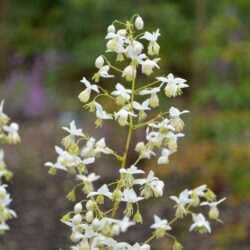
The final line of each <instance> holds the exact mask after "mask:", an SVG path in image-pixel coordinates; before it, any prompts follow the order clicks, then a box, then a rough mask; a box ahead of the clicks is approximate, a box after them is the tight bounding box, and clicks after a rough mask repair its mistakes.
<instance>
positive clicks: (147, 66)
mask: <svg viewBox="0 0 250 250" xmlns="http://www.w3.org/2000/svg"><path fill="white" fill-rule="evenodd" d="M159 60H160V59H159V58H157V59H154V60H150V59H147V60H146V61H144V62H143V63H142V73H143V74H145V75H146V76H150V75H151V74H152V73H153V68H158V69H159V68H160V67H159V66H158V64H157V62H158V61H159Z"/></svg>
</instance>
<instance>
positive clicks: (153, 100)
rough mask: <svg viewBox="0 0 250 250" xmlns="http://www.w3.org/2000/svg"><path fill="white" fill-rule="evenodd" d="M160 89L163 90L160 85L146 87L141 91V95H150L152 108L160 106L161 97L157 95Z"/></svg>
mask: <svg viewBox="0 0 250 250" xmlns="http://www.w3.org/2000/svg"><path fill="white" fill-rule="evenodd" d="M160 91H161V88H160V87H156V88H152V89H145V90H142V91H141V92H140V95H150V98H149V105H150V107H152V108H156V107H158V106H159V98H158V96H157V93H158V92H160Z"/></svg>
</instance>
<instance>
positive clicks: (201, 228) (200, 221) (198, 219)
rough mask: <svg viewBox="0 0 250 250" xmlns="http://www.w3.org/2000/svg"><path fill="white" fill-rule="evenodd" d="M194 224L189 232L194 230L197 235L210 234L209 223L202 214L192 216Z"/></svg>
mask: <svg viewBox="0 0 250 250" xmlns="http://www.w3.org/2000/svg"><path fill="white" fill-rule="evenodd" d="M192 217H193V221H194V223H193V224H192V225H191V226H190V229H189V230H190V231H192V230H193V229H196V230H197V231H198V232H199V233H206V232H208V233H211V227H210V223H209V221H207V220H206V219H205V217H204V215H203V214H201V213H199V214H197V215H194V214H193V215H192Z"/></svg>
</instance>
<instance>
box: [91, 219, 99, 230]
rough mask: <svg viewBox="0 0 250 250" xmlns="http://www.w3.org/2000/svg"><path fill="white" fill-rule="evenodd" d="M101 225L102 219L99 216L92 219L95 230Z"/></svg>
mask: <svg viewBox="0 0 250 250" xmlns="http://www.w3.org/2000/svg"><path fill="white" fill-rule="evenodd" d="M99 225H100V220H99V219H98V218H95V219H94V220H93V221H92V226H93V228H94V230H98V228H99Z"/></svg>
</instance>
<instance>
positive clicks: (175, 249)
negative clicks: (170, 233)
mask: <svg viewBox="0 0 250 250" xmlns="http://www.w3.org/2000/svg"><path fill="white" fill-rule="evenodd" d="M182 248H183V247H182V245H181V243H180V242H178V241H175V242H174V245H173V250H181V249H182Z"/></svg>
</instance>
